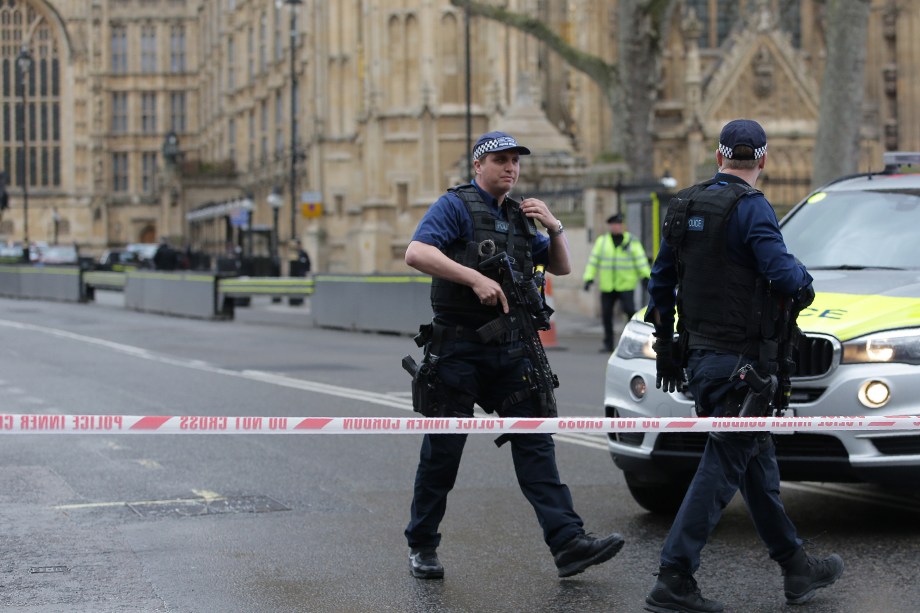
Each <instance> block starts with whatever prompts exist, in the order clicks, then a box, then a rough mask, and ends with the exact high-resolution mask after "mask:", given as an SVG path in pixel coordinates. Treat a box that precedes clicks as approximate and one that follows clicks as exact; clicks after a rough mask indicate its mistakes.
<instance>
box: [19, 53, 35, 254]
mask: <svg viewBox="0 0 920 613" xmlns="http://www.w3.org/2000/svg"><path fill="white" fill-rule="evenodd" d="M16 66H17V67H18V68H19V87H20V88H21V89H20V93H21V95H22V164H21V165H20V167H19V172H20V173H21V176H22V220H23V221H22V228H23V245H22V257H23V259H24V260H25V261H26V262H28V261H29V260H30V257H29V172H28V164H29V163H28V159H29V122H28V121H27V120H26V113H28V106H29V105H28V102H29V99H28V95H29V94H28V92H27V91H26V77H27V76H28V75H29V73H30V72H31V70H32V54H31V53H30V52H29V48H28V47H26V46H25V45H23V46H22V48H21V49H20V50H19V56H18V57H17V58H16Z"/></svg>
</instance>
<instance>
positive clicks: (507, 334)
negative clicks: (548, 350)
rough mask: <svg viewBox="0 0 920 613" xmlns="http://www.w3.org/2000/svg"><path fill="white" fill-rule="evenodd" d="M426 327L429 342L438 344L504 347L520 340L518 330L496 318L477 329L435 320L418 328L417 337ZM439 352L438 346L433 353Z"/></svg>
mask: <svg viewBox="0 0 920 613" xmlns="http://www.w3.org/2000/svg"><path fill="white" fill-rule="evenodd" d="M426 327H428V328H430V332H429V334H430V335H431V340H432V341H435V342H438V343H440V342H444V341H452V340H461V341H470V342H474V343H482V344H484V345H504V344H507V343H513V342H514V341H517V340H520V338H521V330H520V329H519V328H514V329H511V330H509V329H508V328H507V327H506V326H505V325H504V324H503V323H502V322H501V320H500V319H498V318H496V319H493V320H492V321H489V322H486V323H485V324H483V325H482V326H479V327H478V328H473V327H469V326H463V325H455V324H450V323H448V322H445V321H443V320H439V319H438V318H435V319H434V321H432V322H431V323H430V324H426V325H423V326H420V329H419V336H421V335H424V334H425V333H426V331H425V330H424V329H425V328H426ZM415 342H416V344H417V345H418V343H419V339H418V338H417V337H416V341H415ZM424 344H425V343H424V342H423V343H422V344H421V345H419V347H423V346H424ZM439 350H440V346H438V348H437V349H435V350H434V352H435V353H436V354H440V351H439Z"/></svg>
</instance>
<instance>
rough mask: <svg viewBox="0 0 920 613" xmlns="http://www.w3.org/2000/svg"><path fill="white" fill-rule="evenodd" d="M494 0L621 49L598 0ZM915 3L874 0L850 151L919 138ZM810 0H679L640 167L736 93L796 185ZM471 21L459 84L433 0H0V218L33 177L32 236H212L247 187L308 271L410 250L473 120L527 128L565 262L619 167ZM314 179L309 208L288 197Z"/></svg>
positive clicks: (454, 27)
mask: <svg viewBox="0 0 920 613" xmlns="http://www.w3.org/2000/svg"><path fill="white" fill-rule="evenodd" d="M503 4H504V5H505V6H507V7H508V8H509V9H512V10H515V11H519V12H524V13H530V14H533V15H536V16H538V17H540V18H541V19H544V20H545V21H547V22H549V23H550V24H551V25H552V27H553V28H554V29H555V30H556V31H558V32H561V33H562V34H563V36H564V38H565V39H566V40H567V41H568V42H569V43H571V44H572V45H574V46H576V47H577V48H579V49H581V50H584V51H586V52H589V53H592V54H596V55H599V56H601V57H603V58H604V59H606V60H608V61H611V62H613V61H615V60H616V41H615V40H614V37H613V34H612V33H615V32H616V30H617V28H616V4H617V2H616V1H611V0H559V1H558V2H556V1H553V2H549V1H547V0H505V1H504V2H503ZM780 5H782V8H783V10H782V12H781V13H780V11H779V8H780ZM918 5H920V3H917V2H913V1H911V0H873V1H872V4H871V16H870V22H869V43H868V47H867V62H866V71H865V101H864V108H863V115H862V117H860V118H856V120H861V122H862V142H863V153H862V158H863V159H862V161H861V168H866V169H869V168H871V169H878V168H880V164H881V152H882V151H885V150H913V151H920V6H918ZM822 6H823V4H822V3H820V2H818V1H817V0H797V1H790V0H679V1H678V2H677V6H676V9H675V10H674V12H673V19H672V22H671V27H670V29H669V35H668V38H667V39H666V42H665V44H664V56H663V58H662V64H661V66H662V74H661V79H660V90H659V92H658V101H657V102H656V106H655V109H654V127H655V130H654V132H655V135H656V136H655V139H656V140H655V143H654V150H655V159H654V160H653V161H650V164H649V168H648V169H643V170H645V171H646V172H647V176H660V175H662V174H664V173H665V172H669V173H671V175H673V177H674V178H675V179H677V181H678V184H679V185H686V184H688V183H690V182H691V181H695V180H700V179H702V178H705V177H706V176H708V175H709V174H710V173H711V172H712V171H713V170H714V164H715V162H714V159H713V156H714V154H713V151H714V149H715V145H716V139H717V137H718V132H719V129H720V127H721V125H722V124H723V123H724V122H725V121H727V120H728V119H731V118H734V117H738V116H746V117H751V118H755V119H757V120H759V121H760V122H761V123H762V124H763V125H764V127H765V128H766V130H767V134H768V135H769V137H770V161H769V169H768V170H769V178H770V181H767V182H766V183H765V184H764V186H763V188H764V190H765V192H766V194H767V196H768V197H769V198H770V199H771V201H773V202H774V204H778V205H784V206H788V205H791V204H793V203H795V202H796V201H797V200H799V199H800V198H802V197H803V196H804V195H805V194H806V193H807V191H808V189H809V179H810V168H811V164H812V155H813V150H814V141H815V135H816V132H817V124H818V103H819V95H820V84H821V74H822V70H823V60H824V46H823V45H824V41H823V31H822V26H821V23H822V22H821V19H820V10H821V7H822ZM779 14H782V15H783V18H782V19H780V18H778V17H777V15H779ZM693 16H695V19H694V18H692V17H693ZM292 27H293V35H292ZM468 40H469V41H470V59H471V62H470V66H469V74H470V75H471V78H470V79H469V81H470V85H469V100H470V104H467V76H466V75H467V65H466V62H465V58H466V41H467V38H466V30H465V16H464V12H463V10H462V9H458V8H455V7H454V6H452V5H451V4H450V2H449V1H448V0H414V1H413V0H336V1H334V2H329V1H325V0H302V2H301V1H298V2H292V1H291V0H0V54H2V63H0V68H2V77H0V78H2V84H0V88H2V89H0V97H2V99H0V102H2V114H0V119H2V128H0V171H2V172H4V173H5V175H6V183H7V185H6V189H7V193H8V195H9V208H8V209H6V210H5V211H3V212H2V218H0V239H2V240H4V241H22V240H23V238H24V236H25V231H26V228H25V226H24V223H23V221H24V215H23V214H24V212H25V209H26V206H24V205H25V204H26V203H25V202H24V200H26V199H27V207H28V238H29V239H30V240H31V241H48V242H51V240H52V236H56V237H57V238H58V240H59V241H60V242H68V243H71V242H72V243H77V244H78V245H79V247H80V249H81V252H84V253H92V254H97V253H99V252H101V251H102V250H103V249H105V248H107V247H112V246H120V245H124V244H126V243H135V242H155V241H157V240H159V239H160V238H168V239H169V240H170V241H171V242H172V243H173V244H175V245H177V246H183V245H185V244H190V245H191V247H192V248H194V249H202V250H210V251H212V252H213V251H215V250H219V249H221V248H222V247H224V246H225V245H224V243H225V235H226V233H227V232H228V231H230V228H231V222H230V219H231V217H232V216H233V211H237V210H239V209H240V208H241V207H242V208H249V209H251V211H250V214H251V223H253V224H260V225H265V226H268V227H271V225H272V224H273V223H277V224H278V226H279V228H280V231H279V239H280V244H281V249H282V252H281V255H282V259H288V258H287V257H285V256H287V255H288V252H287V250H289V249H290V248H291V246H292V245H293V241H292V240H291V239H292V238H296V239H300V240H302V241H303V243H304V245H305V246H306V248H307V250H308V251H309V252H310V254H311V257H312V259H313V261H314V270H316V271H321V272H349V273H393V272H405V271H406V270H407V269H406V268H405V265H404V263H403V262H402V254H403V252H404V251H405V247H406V245H407V244H408V241H409V239H410V237H411V235H412V231H413V229H414V227H415V225H416V224H417V222H418V220H419V219H420V217H421V215H422V214H423V213H424V212H425V210H426V208H427V207H428V205H429V204H430V203H431V202H433V201H434V200H435V199H436V198H437V197H438V196H439V195H440V194H441V193H442V192H443V191H444V189H445V188H446V187H448V186H449V185H451V184H453V183H457V182H460V181H462V180H465V177H466V173H467V170H468V132H470V133H472V135H473V138H474V139H475V137H476V136H478V134H480V133H482V132H484V131H486V130H490V129H501V130H506V131H508V132H511V133H513V134H515V136H516V137H517V138H518V139H519V140H520V141H521V142H523V143H525V144H526V145H528V146H529V147H530V148H531V149H533V151H534V155H533V156H531V157H530V158H527V159H525V160H524V164H523V171H522V173H523V174H522V179H521V193H522V194H523V193H524V192H526V195H534V194H537V195H548V196H547V197H546V199H547V201H548V202H549V203H550V206H551V208H552V207H553V206H554V202H552V201H551V198H550V196H551V195H552V194H557V195H559V198H560V199H564V200H565V201H566V204H565V206H564V207H563V208H565V211H564V212H565V213H566V215H565V217H564V219H565V220H566V221H567V226H569V227H571V230H570V234H569V240H570V242H571V243H572V244H573V257H574V258H575V259H576V266H577V265H578V261H577V260H578V259H579V258H582V263H583V257H584V252H585V251H586V250H587V248H588V246H589V245H588V242H589V241H590V236H591V235H590V232H591V228H592V227H596V226H597V225H598V224H599V223H600V222H601V220H603V218H604V217H606V213H608V212H609V211H611V210H613V208H614V207H616V206H617V204H616V198H617V196H618V195H619V191H618V190H616V189H614V187H615V183H616V181H626V182H628V181H629V180H631V176H630V175H629V174H625V175H623V174H617V173H622V172H624V169H623V167H622V164H617V163H616V162H609V161H608V160H609V159H610V156H609V151H608V143H609V141H610V138H609V132H610V110H609V105H608V104H607V103H606V101H605V99H604V97H603V96H602V95H601V93H600V91H599V90H598V88H597V87H596V86H595V85H594V84H593V83H592V82H591V81H590V80H589V79H587V78H586V77H585V76H584V75H582V74H581V73H579V72H577V71H574V70H573V69H571V68H570V67H568V66H567V65H566V64H565V63H563V62H562V61H561V60H560V59H559V58H558V57H557V56H556V55H554V54H553V53H552V52H551V51H548V50H547V49H546V48H545V47H544V46H542V45H541V44H538V43H537V42H536V41H535V40H534V39H533V38H530V37H528V36H526V35H524V34H522V33H520V32H518V31H516V30H512V29H510V28H507V27H505V26H502V25H500V24H498V23H496V22H493V21H487V20H484V19H482V18H473V19H472V20H471V22H470V28H469V39H468ZM292 49H293V51H292ZM24 50H25V51H26V52H27V53H28V55H29V58H30V59H31V61H30V62H28V66H27V67H26V65H25V64H24V63H23V62H22V58H23V54H24ZM23 84H24V87H23ZM846 86H848V84H841V87H846ZM24 109H25V112H24ZM292 109H293V111H294V112H293V113H292ZM24 151H25V152H26V153H25V155H23V152H24ZM612 176H616V179H611V177H612ZM24 179H25V182H26V185H25V189H23V180H24ZM292 187H293V190H292ZM621 187H622V184H621ZM615 191H616V194H614V192H615ZM292 193H293V194H294V196H293V197H292V196H291V194H292ZM309 194H315V195H313V196H311V195H309ZM272 195H274V199H272V198H271V196H272ZM279 196H280V198H279ZM314 200H316V201H318V202H321V204H322V208H321V210H320V209H318V208H317V207H315V206H312V207H305V206H302V205H303V201H314ZM272 204H274V208H273V206H272ZM560 206H562V205H560ZM305 210H306V211H307V212H310V213H311V215H310V216H305V215H306V214H305Z"/></svg>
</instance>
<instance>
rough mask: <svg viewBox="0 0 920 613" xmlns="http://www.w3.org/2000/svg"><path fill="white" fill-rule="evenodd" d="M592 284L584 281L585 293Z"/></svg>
mask: <svg viewBox="0 0 920 613" xmlns="http://www.w3.org/2000/svg"><path fill="white" fill-rule="evenodd" d="M592 283H594V281H585V291H588V290H589V289H591V284H592Z"/></svg>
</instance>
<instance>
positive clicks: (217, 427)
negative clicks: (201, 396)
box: [0, 414, 920, 434]
mask: <svg viewBox="0 0 920 613" xmlns="http://www.w3.org/2000/svg"><path fill="white" fill-rule="evenodd" d="M766 430H769V431H773V432H821V431H831V430H887V431H895V430H920V416H911V415H898V416H890V417H759V418H751V417H749V418H713V417H661V418H654V419H651V418H609V417H608V418H595V417H558V418H552V419H549V418H547V419H537V418H522V417H516V418H510V417H509V418H500V417H494V418H493V417H484V418H470V419H461V418H453V417H451V418H423V417H418V418H414V417H228V416H203V415H198V416H188V415H184V416H152V415H151V416H138V415H26V414H0V434H13V433H29V432H44V433H74V434H93V433H96V434H102V433H106V434H112V433H123V434H133V433H136V434H149V433H170V434H245V433H258V434H419V433H437V434H471V433H483V434H524V433H529V432H531V433H532V432H539V433H556V432H579V433H592V432H593V433H605V432H756V431H766Z"/></svg>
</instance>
